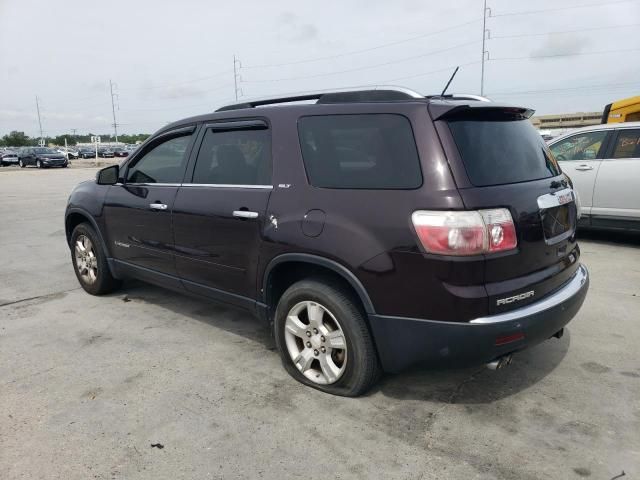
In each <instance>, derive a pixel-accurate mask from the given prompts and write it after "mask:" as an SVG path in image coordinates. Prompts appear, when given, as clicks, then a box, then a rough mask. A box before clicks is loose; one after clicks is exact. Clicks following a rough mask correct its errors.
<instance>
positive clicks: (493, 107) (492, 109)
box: [429, 101, 535, 120]
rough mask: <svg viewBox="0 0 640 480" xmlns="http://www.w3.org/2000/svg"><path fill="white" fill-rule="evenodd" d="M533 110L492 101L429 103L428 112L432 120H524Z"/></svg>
mask: <svg viewBox="0 0 640 480" xmlns="http://www.w3.org/2000/svg"><path fill="white" fill-rule="evenodd" d="M534 112H535V110H532V109H530V108H525V107H514V106H511V105H504V104H503V105H500V104H496V103H493V102H482V101H480V102H469V103H454V102H442V103H435V102H433V103H430V104H429V113H430V114H431V118H433V120H462V119H465V120H474V119H475V120H479V119H486V120H492V119H493V120H507V119H511V120H526V119H527V118H530V117H531V115H533V113H534Z"/></svg>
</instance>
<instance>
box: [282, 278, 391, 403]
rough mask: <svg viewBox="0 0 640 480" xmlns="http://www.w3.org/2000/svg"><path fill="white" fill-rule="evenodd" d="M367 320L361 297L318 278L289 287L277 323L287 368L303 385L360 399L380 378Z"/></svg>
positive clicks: (284, 362) (283, 359)
mask: <svg viewBox="0 0 640 480" xmlns="http://www.w3.org/2000/svg"><path fill="white" fill-rule="evenodd" d="M364 315H365V314H364V312H363V311H362V308H361V306H360V303H359V302H358V300H357V298H355V296H354V295H353V294H352V293H351V292H349V291H347V290H345V289H343V288H342V287H338V286H335V285H331V284H329V283H328V282H325V281H323V280H322V279H314V278H311V279H307V280H302V281H299V282H297V283H295V284H293V285H291V286H290V287H289V288H288V289H287V290H286V291H285V292H284V294H283V295H282V297H281V298H280V301H279V302H278V306H277V308H276V312H275V318H274V335H275V341H276V346H277V348H278V351H279V352H280V357H281V359H282V363H283V365H284V368H285V369H286V370H287V372H288V373H289V374H290V375H291V376H292V377H293V378H295V379H296V380H298V381H299V382H301V383H303V384H305V385H308V386H310V387H313V388H316V389H318V390H321V391H323V392H327V393H331V394H333V395H341V396H346V397H357V396H359V395H362V394H363V393H365V392H366V391H367V390H369V389H370V388H371V387H372V386H373V385H374V384H375V383H376V381H377V380H378V378H379V375H380V367H379V364H378V356H377V354H376V349H375V346H374V344H373V339H372V337H371V333H370V332H369V328H368V326H367V323H366V321H365V317H364ZM294 360H295V361H294Z"/></svg>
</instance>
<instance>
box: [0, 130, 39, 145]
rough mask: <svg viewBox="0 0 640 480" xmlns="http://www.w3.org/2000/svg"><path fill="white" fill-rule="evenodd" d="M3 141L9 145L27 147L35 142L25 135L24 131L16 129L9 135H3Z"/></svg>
mask: <svg viewBox="0 0 640 480" xmlns="http://www.w3.org/2000/svg"><path fill="white" fill-rule="evenodd" d="M2 143H3V144H4V145H6V146H7V147H26V146H29V145H31V144H32V143H33V139H31V138H29V137H28V136H27V135H25V133H24V132H17V131H15V130H14V131H12V132H11V133H9V135H5V136H4V137H2Z"/></svg>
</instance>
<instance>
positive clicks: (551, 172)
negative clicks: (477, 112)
mask: <svg viewBox="0 0 640 480" xmlns="http://www.w3.org/2000/svg"><path fill="white" fill-rule="evenodd" d="M449 128H450V129H451V133H452V135H453V138H454V140H455V143H456V146H457V147H458V151H459V152H460V156H461V157H462V161H463V163H464V166H465V169H466V171H467V175H468V176H469V180H471V183H473V184H474V185H476V186H479V187H483V186H489V185H503V184H507V183H518V182H527V181H531V180H539V179H542V178H549V177H554V176H556V175H559V174H560V168H559V167H558V164H557V163H556V161H555V159H554V158H553V156H552V155H551V153H550V152H549V149H548V148H547V146H546V144H545V143H544V141H543V140H542V138H541V137H540V135H539V134H538V132H536V130H535V128H533V125H532V124H531V122H530V121H529V120H526V119H523V120H504V121H503V120H493V119H492V120H451V121H449Z"/></svg>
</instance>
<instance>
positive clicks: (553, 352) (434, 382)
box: [112, 281, 570, 404]
mask: <svg viewBox="0 0 640 480" xmlns="http://www.w3.org/2000/svg"><path fill="white" fill-rule="evenodd" d="M112 296H114V297H116V298H122V299H123V301H130V302H148V303H151V304H154V305H156V306H161V307H163V308H167V309H169V310H171V311H172V312H174V313H176V314H177V315H180V316H184V317H188V318H190V319H193V320H197V321H199V322H204V323H206V324H208V325H211V326H212V327H215V328H220V329H223V330H225V331H227V332H230V333H233V334H235V335H240V336H242V337H245V338H247V339H249V340H251V341H254V342H257V343H260V344H262V345H263V346H264V349H265V355H266V356H268V355H278V353H277V351H276V348H275V343H274V341H273V338H272V336H271V333H270V329H269V327H268V326H267V325H266V324H264V323H263V322H262V321H261V320H259V319H258V318H257V317H255V316H253V315H252V314H251V313H249V312H246V311H244V310H241V309H236V308H234V307H230V306H225V305H221V304H218V303H215V302H213V301H209V300H206V299H201V298H199V297H198V298H195V297H192V296H189V295H185V294H181V293H175V292H171V291H168V290H164V289H162V288H159V287H155V286H152V285H147V284H144V283H141V282H137V281H129V282H127V283H125V286H124V288H123V289H122V290H121V291H120V292H118V293H117V294H113V295H112ZM569 345H570V334H569V332H568V331H566V330H565V335H564V337H563V338H561V339H559V340H558V339H550V340H549V341H547V342H544V343H543V344H541V345H538V346H537V347H534V348H532V349H529V350H525V351H523V352H519V353H517V354H516V355H514V360H513V362H512V364H511V365H510V366H508V367H506V368H504V369H501V370H498V371H491V370H488V369H487V368H486V367H485V366H478V367H474V368H446V367H438V368H433V367H429V366H419V367H414V368H412V369H410V370H408V371H406V372H403V373H400V374H395V375H384V376H383V378H382V379H381V380H380V382H379V384H378V385H376V386H375V387H374V389H373V390H372V391H371V392H370V393H369V395H372V394H375V393H376V392H380V393H382V394H383V395H385V396H387V397H392V398H396V399H400V400H405V399H406V400H422V401H429V402H438V403H465V404H481V403H490V402H493V401H496V400H499V399H501V398H505V397H508V396H511V395H513V394H515V393H517V392H520V391H522V390H525V389H527V388H529V387H531V386H532V385H534V384H536V383H537V382H539V381H540V380H541V379H542V378H544V377H545V376H547V375H548V374H549V373H551V372H552V371H553V370H554V369H555V368H556V367H557V366H558V365H559V364H560V363H561V362H562V359H563V358H564V356H565V355H566V353H567V351H568V349H569ZM475 380H480V381H475ZM292 381H293V380H292Z"/></svg>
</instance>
